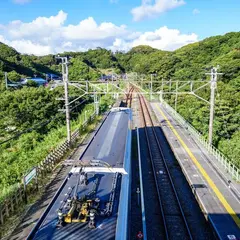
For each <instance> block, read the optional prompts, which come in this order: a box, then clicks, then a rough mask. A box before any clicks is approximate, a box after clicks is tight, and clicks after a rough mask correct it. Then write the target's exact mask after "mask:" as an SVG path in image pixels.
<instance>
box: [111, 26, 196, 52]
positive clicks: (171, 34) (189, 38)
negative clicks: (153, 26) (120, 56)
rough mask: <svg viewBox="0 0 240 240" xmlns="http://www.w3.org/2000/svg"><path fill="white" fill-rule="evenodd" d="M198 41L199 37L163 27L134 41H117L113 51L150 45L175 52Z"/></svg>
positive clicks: (143, 34)
mask: <svg viewBox="0 0 240 240" xmlns="http://www.w3.org/2000/svg"><path fill="white" fill-rule="evenodd" d="M197 41H198V36H197V35H196V34H194V33H192V34H182V33H181V32H180V31H179V30H177V29H169V28H167V27H166V26H164V27H161V28H159V29H157V30H155V31H154V32H145V33H142V34H141V35H140V36H138V37H137V38H136V39H134V40H133V41H126V40H124V39H116V40H115V42H114V43H113V47H112V50H118V49H119V48H120V49H123V50H128V49H130V48H132V47H136V46H139V45H149V46H151V47H153V48H157V49H161V50H175V49H177V48H179V47H182V46H184V45H186V44H189V43H194V42H197Z"/></svg>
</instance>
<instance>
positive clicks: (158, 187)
mask: <svg viewBox="0 0 240 240" xmlns="http://www.w3.org/2000/svg"><path fill="white" fill-rule="evenodd" d="M138 98H139V103H140V110H141V114H142V119H143V127H144V132H145V136H146V143H147V149H148V156H149V159H150V161H147V162H148V163H145V169H144V171H145V172H146V173H147V176H148V177H147V178H148V179H147V181H148V184H147V187H145V189H144V195H145V196H146V197H145V206H146V212H148V214H149V213H151V212H152V213H151V214H149V215H146V224H147V239H178V240H179V239H184V240H185V239H190V240H191V239H193V237H192V234H191V231H190V229H189V226H188V223H187V220H186V217H185V214H184V211H183V209H182V207H181V203H180V201H179V198H178V195H177V192H176V189H175V186H174V183H173V181H172V177H171V175H170V172H169V169H168V166H167V163H166V161H167V160H166V159H165V157H164V154H163V150H162V148H161V145H160V143H159V140H158V137H157V134H156V131H155V126H154V123H153V120H152V118H151V114H150V112H149V109H148V106H147V103H146V101H145V99H144V97H143V96H142V95H140V94H138ZM143 176H144V173H143ZM145 178H146V176H145ZM145 186H146V184H145ZM153 208H154V209H153ZM149 217H150V218H151V219H148V218H149Z"/></svg>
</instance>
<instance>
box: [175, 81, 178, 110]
mask: <svg viewBox="0 0 240 240" xmlns="http://www.w3.org/2000/svg"><path fill="white" fill-rule="evenodd" d="M177 100H178V82H176V95H175V111H176V112H177Z"/></svg>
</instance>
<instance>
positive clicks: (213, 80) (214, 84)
mask: <svg viewBox="0 0 240 240" xmlns="http://www.w3.org/2000/svg"><path fill="white" fill-rule="evenodd" d="M217 70H218V67H213V68H212V69H211V73H207V74H208V75H211V82H210V88H211V96H210V118H209V135H208V142H209V145H212V139H213V121H214V107H215V89H216V88H217V76H218V75H222V73H218V72H217Z"/></svg>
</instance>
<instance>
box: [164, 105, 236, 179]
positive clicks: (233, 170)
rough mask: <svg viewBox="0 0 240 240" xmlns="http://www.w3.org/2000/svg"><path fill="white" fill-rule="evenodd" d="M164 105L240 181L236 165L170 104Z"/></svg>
mask: <svg viewBox="0 0 240 240" xmlns="http://www.w3.org/2000/svg"><path fill="white" fill-rule="evenodd" d="M162 103H163V105H164V106H165V107H166V109H167V110H168V111H169V112H170V113H172V115H173V116H174V117H175V119H176V120H177V121H178V122H179V123H180V124H182V125H183V126H185V127H187V128H188V131H189V132H190V133H191V134H192V135H193V136H195V137H196V139H197V140H198V141H199V142H200V143H201V144H202V145H203V146H204V147H205V148H206V149H207V150H208V152H209V153H210V154H212V155H213V156H214V157H215V158H216V159H217V161H218V162H219V163H220V164H221V165H222V167H223V168H224V169H225V171H227V172H228V173H230V175H231V176H232V177H233V178H234V179H236V180H237V181H240V169H238V168H237V167H236V166H235V165H234V164H232V163H231V161H230V160H229V159H227V158H226V157H225V156H224V155H223V153H221V152H220V151H219V150H218V149H216V148H215V147H214V146H213V145H209V143H208V142H207V141H206V140H205V139H204V137H203V136H202V135H201V133H199V132H198V131H197V130H196V129H195V128H194V127H193V126H192V125H190V124H189V123H188V122H187V121H186V120H185V119H184V118H183V117H182V116H181V115H180V114H178V113H177V112H176V111H175V110H174V109H173V108H172V107H171V106H170V105H169V104H168V103H166V102H165V101H162Z"/></svg>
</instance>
